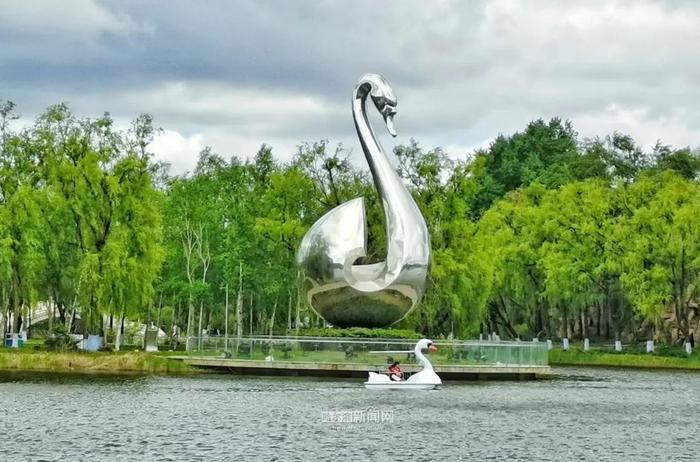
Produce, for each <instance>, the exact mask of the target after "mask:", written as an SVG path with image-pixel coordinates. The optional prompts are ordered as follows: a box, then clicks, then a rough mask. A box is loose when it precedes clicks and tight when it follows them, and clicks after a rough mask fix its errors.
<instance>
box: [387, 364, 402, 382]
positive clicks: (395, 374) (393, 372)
mask: <svg viewBox="0 0 700 462" xmlns="http://www.w3.org/2000/svg"><path fill="white" fill-rule="evenodd" d="M399 364H400V363H399V362H398V361H394V363H393V364H392V365H391V366H389V378H390V379H391V380H393V381H395V382H400V381H401V380H403V372H402V371H401V367H400V366H399Z"/></svg>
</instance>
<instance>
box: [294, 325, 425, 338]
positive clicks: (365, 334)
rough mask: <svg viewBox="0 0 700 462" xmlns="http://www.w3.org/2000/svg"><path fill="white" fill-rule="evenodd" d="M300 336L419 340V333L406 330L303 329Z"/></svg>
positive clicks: (361, 328) (358, 328)
mask: <svg viewBox="0 0 700 462" xmlns="http://www.w3.org/2000/svg"><path fill="white" fill-rule="evenodd" d="M299 335H301V336H304V337H346V338H388V339H411V340H414V339H419V338H421V337H422V335H421V334H419V333H418V332H414V331H412V330H406V329H369V328H366V327H350V328H347V329H339V328H335V327H334V328H320V327H311V328H308V329H303V330H301V331H300V332H299Z"/></svg>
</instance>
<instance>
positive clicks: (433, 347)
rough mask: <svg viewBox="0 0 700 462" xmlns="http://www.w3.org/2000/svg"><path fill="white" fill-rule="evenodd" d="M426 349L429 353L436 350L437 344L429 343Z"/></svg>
mask: <svg viewBox="0 0 700 462" xmlns="http://www.w3.org/2000/svg"><path fill="white" fill-rule="evenodd" d="M428 351H429V352H431V353H435V352H436V351H437V346H435V344H431V345H430V346H429V347H428Z"/></svg>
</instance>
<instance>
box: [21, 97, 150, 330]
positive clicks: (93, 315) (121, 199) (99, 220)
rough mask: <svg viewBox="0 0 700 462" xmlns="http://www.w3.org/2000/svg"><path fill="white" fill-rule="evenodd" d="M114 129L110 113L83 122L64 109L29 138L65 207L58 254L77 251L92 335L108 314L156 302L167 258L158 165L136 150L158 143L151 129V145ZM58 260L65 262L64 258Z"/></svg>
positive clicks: (80, 297) (81, 297) (43, 119)
mask: <svg viewBox="0 0 700 462" xmlns="http://www.w3.org/2000/svg"><path fill="white" fill-rule="evenodd" d="M136 123H137V124H139V123H146V124H147V123H148V120H144V119H139V120H137V122H136ZM113 125H114V124H113V121H112V119H111V118H110V117H109V116H108V115H104V116H103V117H100V118H97V119H95V120H89V119H84V120H81V119H78V118H76V117H75V116H73V114H72V113H71V112H70V110H69V108H68V107H67V106H66V105H56V106H52V107H50V108H49V109H48V110H47V111H46V112H45V113H43V114H42V115H41V116H40V117H39V118H38V119H37V121H36V123H35V125H34V126H33V127H32V129H31V130H29V131H27V133H26V134H25V137H26V138H27V139H28V140H29V142H31V144H32V145H33V146H35V147H36V148H37V149H38V152H40V153H41V156H42V162H41V166H42V169H43V175H44V182H45V186H44V188H45V189H46V191H47V194H49V195H50V196H51V197H54V198H55V200H54V202H53V204H54V205H60V206H62V207H63V209H62V211H63V213H64V215H63V217H62V219H61V220H59V221H58V222H57V223H61V224H63V226H64V227H62V228H59V229H58V230H57V232H56V235H57V236H60V238H61V239H62V241H63V244H62V245H61V246H59V247H58V248H57V249H54V250H55V252H57V255H59V256H60V255H61V254H66V253H70V251H69V250H66V246H69V247H72V249H73V252H74V255H75V266H76V268H75V275H76V278H77V281H75V283H74V284H73V285H72V286H73V290H74V291H75V300H76V302H77V305H78V306H79V307H80V315H81V318H82V320H83V322H84V323H85V326H86V328H87V330H88V331H89V332H92V333H100V334H101V333H102V331H103V315H105V314H110V315H119V316H123V315H125V314H127V313H129V312H132V313H133V312H135V311H138V310H141V309H143V308H144V307H145V306H146V305H147V304H148V303H149V301H150V299H151V297H152V293H153V283H154V281H155V279H156V278H157V276H158V273H159V271H160V263H161V259H162V252H161V248H160V240H161V239H160V226H161V224H160V210H159V205H158V202H157V200H158V199H157V193H156V191H155V189H154V187H153V182H152V172H153V166H152V164H151V162H150V156H149V155H148V154H147V153H145V152H144V151H139V150H138V149H136V147H137V146H142V145H143V143H145V142H148V140H149V139H151V138H150V137H149V135H148V130H145V131H141V132H139V133H140V134H142V135H143V136H145V137H146V138H145V139H143V140H134V139H132V138H131V137H130V135H129V134H127V133H122V132H119V131H117V130H115V129H114V126H113ZM54 216H55V215H54ZM47 239H50V237H47ZM52 261H53V262H54V263H55V264H61V261H59V259H58V258H57V257H56V255H54V258H53V259H52ZM70 262H71V259H67V260H66V263H70Z"/></svg>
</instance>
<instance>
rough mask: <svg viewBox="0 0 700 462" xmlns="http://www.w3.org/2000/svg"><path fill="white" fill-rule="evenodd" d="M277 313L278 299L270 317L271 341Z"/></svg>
mask: <svg viewBox="0 0 700 462" xmlns="http://www.w3.org/2000/svg"><path fill="white" fill-rule="evenodd" d="M276 313H277V299H275V305H274V306H273V307H272V316H270V336H269V338H270V340H272V329H273V328H274V326H275V314H276Z"/></svg>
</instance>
